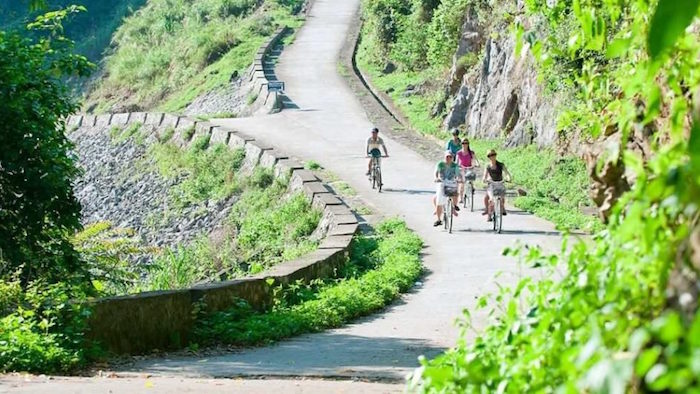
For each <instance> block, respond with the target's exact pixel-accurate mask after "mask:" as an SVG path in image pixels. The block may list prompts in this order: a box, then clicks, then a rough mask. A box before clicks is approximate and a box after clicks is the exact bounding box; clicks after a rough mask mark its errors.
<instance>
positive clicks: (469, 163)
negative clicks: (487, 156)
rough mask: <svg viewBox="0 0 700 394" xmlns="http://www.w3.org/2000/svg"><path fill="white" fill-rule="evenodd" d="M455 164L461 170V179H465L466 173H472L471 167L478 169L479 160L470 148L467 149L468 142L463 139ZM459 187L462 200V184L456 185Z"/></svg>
mask: <svg viewBox="0 0 700 394" xmlns="http://www.w3.org/2000/svg"><path fill="white" fill-rule="evenodd" d="M457 164H459V168H460V169H461V170H462V171H461V172H462V179H464V178H465V175H466V174H467V172H469V171H472V168H473V167H479V159H477V158H476V154H475V153H474V151H473V150H471V148H469V140H468V139H467V138H464V139H463V140H462V149H461V150H460V151H459V152H457ZM458 186H459V198H460V199H461V198H464V182H461V183H459V184H458Z"/></svg>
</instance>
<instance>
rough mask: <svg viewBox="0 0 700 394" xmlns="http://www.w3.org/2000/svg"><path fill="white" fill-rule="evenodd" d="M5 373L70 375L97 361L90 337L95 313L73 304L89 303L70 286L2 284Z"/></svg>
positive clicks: (0, 365)
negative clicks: (87, 330) (87, 336)
mask: <svg viewBox="0 0 700 394" xmlns="http://www.w3.org/2000/svg"><path fill="white" fill-rule="evenodd" d="M0 290H2V299H0V372H6V371H29V372H41V373H51V372H54V373H55V372H69V371H71V370H73V369H75V368H77V367H80V366H82V365H84V363H85V362H86V360H87V359H88V358H89V357H93V356H95V355H97V354H98V353H96V352H97V350H98V349H97V348H96V347H94V345H93V344H90V343H89V342H88V341H86V339H85V337H84V329H85V319H86V318H87V317H88V315H89V309H86V308H84V307H81V306H78V305H77V304H73V303H71V302H70V301H71V300H75V299H77V298H84V297H85V294H83V293H82V291H81V290H79V289H77V288H74V287H71V286H70V285H66V284H61V283H57V284H47V283H46V282H32V283H31V284H30V285H29V286H28V287H27V288H26V289H22V288H21V286H20V283H19V280H18V279H15V280H9V281H6V282H2V283H0Z"/></svg>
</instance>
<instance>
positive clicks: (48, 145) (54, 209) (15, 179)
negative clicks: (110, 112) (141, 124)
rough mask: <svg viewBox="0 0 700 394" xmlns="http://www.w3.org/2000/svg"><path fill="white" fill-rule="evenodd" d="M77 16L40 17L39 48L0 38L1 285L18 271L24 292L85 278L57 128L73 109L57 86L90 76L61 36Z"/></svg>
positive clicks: (67, 158) (68, 164)
mask: <svg viewBox="0 0 700 394" xmlns="http://www.w3.org/2000/svg"><path fill="white" fill-rule="evenodd" d="M77 11H79V10H78V9H77V8H71V9H69V10H65V11H60V12H54V13H51V14H47V15H45V16H41V17H39V18H38V19H37V21H36V22H35V23H34V24H33V25H32V29H34V30H36V31H38V32H39V33H38V34H39V35H40V36H41V37H42V38H41V39H39V41H38V42H32V41H30V40H28V39H25V38H22V37H21V36H20V35H19V34H17V33H6V32H2V31H0V101H1V102H2V103H3V104H2V106H0V119H3V121H2V122H0V123H1V124H0V144H1V146H2V149H0V207H2V209H0V278H6V277H7V276H8V275H11V274H14V273H15V272H16V271H17V270H19V271H20V278H21V280H22V282H23V283H24V284H26V283H29V282H30V281H33V280H35V279H37V278H39V277H41V278H45V279H47V280H49V281H50V282H54V281H57V280H69V279H70V278H76V277H80V278H78V279H79V280H83V279H84V276H85V272H84V270H83V269H82V265H81V264H80V262H79V259H78V256H77V254H76V253H75V251H74V250H73V248H72V246H71V244H70V242H69V241H68V239H67V236H66V235H67V234H69V233H70V232H72V231H74V230H76V229H78V228H79V227H80V222H79V215H80V205H79V204H78V201H77V200H76V199H75V197H74V196H73V191H72V187H71V182H72V180H73V178H74V177H75V176H76V174H77V169H76V167H75V158H74V157H72V156H71V155H70V154H69V153H68V151H69V149H70V148H71V144H70V142H69V141H68V140H67V139H66V137H65V135H64V129H65V123H64V120H63V119H64V117H65V116H67V115H69V114H71V113H72V112H73V111H74V110H75V109H76V106H75V103H74V102H73V101H72V99H71V98H70V97H69V95H68V91H67V89H66V88H65V86H64V85H63V83H62V82H61V78H62V77H65V76H69V75H86V74H87V73H88V72H89V70H90V64H89V63H88V62H87V60H86V59H85V58H84V57H81V56H77V55H73V54H72V53H71V47H72V43H71V42H70V41H68V40H66V39H65V38H63V37H62V36H61V22H62V21H63V20H64V19H65V18H66V17H68V16H69V15H70V14H72V13H75V12H77Z"/></svg>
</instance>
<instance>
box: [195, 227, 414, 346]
mask: <svg viewBox="0 0 700 394" xmlns="http://www.w3.org/2000/svg"><path fill="white" fill-rule="evenodd" d="M421 248H422V242H421V240H420V238H418V237H417V236H416V235H415V234H413V233H412V232H411V231H410V230H408V229H407V228H406V225H405V224H404V223H403V222H401V221H399V220H388V221H386V222H383V223H382V224H380V225H379V226H378V227H377V230H376V233H374V234H371V235H363V236H359V237H357V238H356V239H355V240H354V241H353V244H352V249H351V254H350V260H349V262H348V263H347V265H346V266H345V268H344V269H343V272H342V273H341V274H340V278H339V279H332V280H328V281H325V282H322V281H314V282H312V283H310V284H303V283H301V282H298V283H295V284H292V285H290V286H288V287H280V288H278V289H277V290H276V292H275V294H276V296H275V299H276V303H275V305H274V306H273V307H272V309H271V310H270V311H268V312H265V313H261V312H256V311H254V310H253V309H252V308H251V307H250V306H249V305H248V304H246V303H245V302H240V303H239V305H237V306H236V307H234V308H231V309H230V310H227V311H224V312H219V313H214V314H211V315H205V316H203V317H201V318H199V319H198V320H197V322H196V327H195V340H196V341H197V343H200V344H212V343H228V344H237V345H255V344H263V343H268V342H270V341H275V340H279V339H282V338H285V337H289V336H292V335H298V334H302V333H305V332H313V331H320V330H323V329H326V328H332V327H338V326H340V325H342V324H343V323H345V322H348V321H349V320H351V319H354V318H357V317H359V316H363V315H367V314H369V313H372V312H374V311H376V310H378V309H381V308H383V307H384V306H386V305H387V304H388V303H390V302H391V301H393V300H394V299H396V297H398V296H399V294H400V293H401V292H404V291H406V290H408V289H409V288H410V287H411V286H413V283H414V282H415V280H416V279H417V278H418V277H419V276H420V274H421V272H422V267H421V263H420V259H419V253H420V251H421ZM273 285H274V284H273Z"/></svg>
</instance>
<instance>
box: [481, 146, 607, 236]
mask: <svg viewBox="0 0 700 394" xmlns="http://www.w3.org/2000/svg"><path fill="white" fill-rule="evenodd" d="M469 142H470V146H471V147H472V149H473V150H474V152H475V153H476V154H477V156H478V158H479V160H480V161H481V165H482V167H483V166H486V165H487V164H488V158H487V157H486V152H488V151H489V150H490V149H496V151H497V152H498V160H499V161H501V162H503V163H505V165H506V166H507V168H508V170H509V171H510V172H511V174H512V175H513V179H514V181H515V183H516V184H517V185H519V186H521V187H522V188H523V189H524V190H525V191H526V192H527V196H522V197H517V198H515V205H516V206H517V207H519V208H521V209H524V210H526V211H528V212H532V213H534V214H535V215H537V216H540V217H542V218H544V219H547V220H550V221H551V222H553V223H554V224H555V225H556V226H557V228H559V229H566V230H573V229H582V230H586V231H597V230H600V229H601V228H602V224H601V222H600V220H598V219H597V218H595V217H592V216H589V215H584V214H583V213H581V208H583V207H590V206H591V204H592V201H591V199H590V197H589V196H588V185H589V178H588V173H587V171H586V166H585V163H584V162H583V161H582V160H580V159H578V158H575V157H573V156H564V157H562V156H559V155H558V154H557V153H556V152H555V151H554V149H551V148H538V147H537V146H534V145H528V146H523V147H517V148H510V149H504V148H502V146H503V142H502V141H501V140H479V139H474V138H470V139H469Z"/></svg>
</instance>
